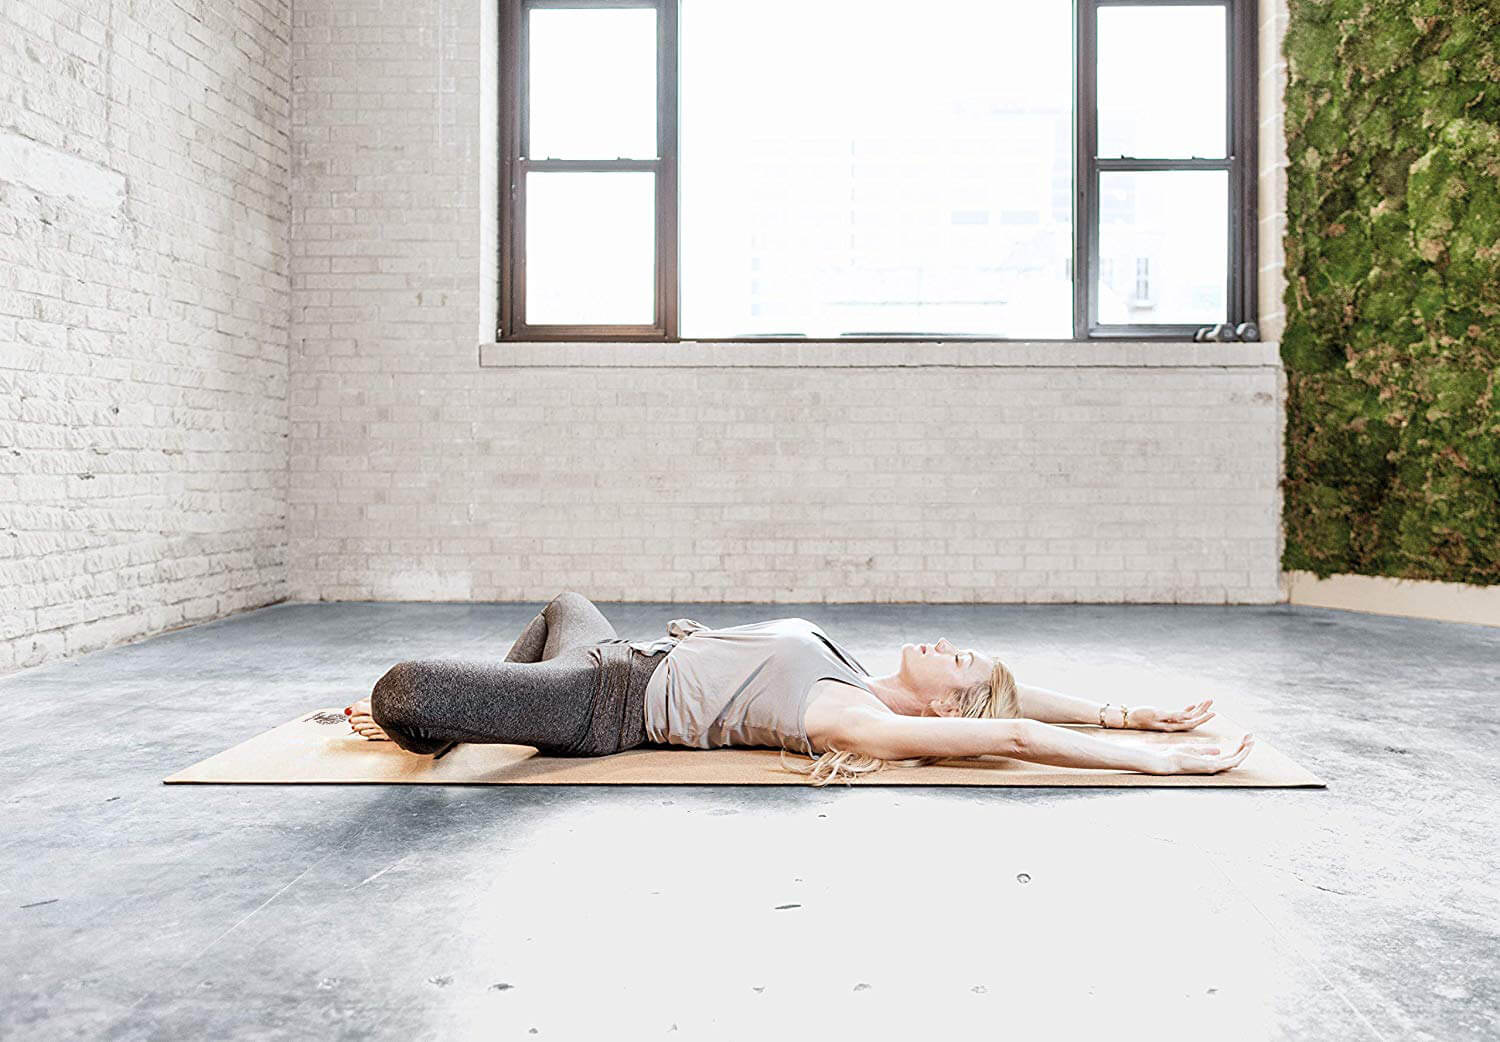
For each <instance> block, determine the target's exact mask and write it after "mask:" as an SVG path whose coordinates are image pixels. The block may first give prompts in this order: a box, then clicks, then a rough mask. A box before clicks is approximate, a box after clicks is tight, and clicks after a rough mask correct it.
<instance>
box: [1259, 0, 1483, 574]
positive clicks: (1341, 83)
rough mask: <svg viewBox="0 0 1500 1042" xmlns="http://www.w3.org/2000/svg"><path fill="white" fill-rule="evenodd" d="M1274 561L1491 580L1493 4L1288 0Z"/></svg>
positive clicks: (1325, 570)
mask: <svg viewBox="0 0 1500 1042" xmlns="http://www.w3.org/2000/svg"><path fill="white" fill-rule="evenodd" d="M1288 13H1289V21H1288V23H1287V33H1286V38H1285V41H1284V43H1283V50H1284V53H1285V55H1286V58H1287V65H1288V81H1287V87H1286V135H1287V157H1288V161H1289V164H1290V165H1289V168H1288V170H1287V233H1286V243H1285V246H1286V276H1287V290H1286V311H1287V324H1286V331H1285V333H1284V335H1283V337H1282V346H1281V353H1282V359H1283V361H1284V363H1285V365H1286V370H1287V381H1288V387H1287V392H1288V404H1287V409H1288V413H1287V436H1286V470H1287V476H1286V483H1285V495H1286V513H1285V523H1286V552H1285V555H1284V557H1283V559H1282V565H1283V567H1285V568H1288V569H1302V570H1307V571H1312V572H1316V573H1317V574H1318V575H1319V576H1326V575H1329V574H1332V573H1335V572H1348V573H1357V574H1363V575H1387V576H1397V577H1403V578H1411V579H1440V580H1445V581H1451V582H1467V583H1477V584H1481V585H1491V584H1494V583H1500V401H1497V396H1496V383H1497V380H1500V43H1497V40H1500V0H1442V2H1439V0H1419V2H1415V3H1403V2H1377V0H1370V2H1353V0H1289V12H1288Z"/></svg>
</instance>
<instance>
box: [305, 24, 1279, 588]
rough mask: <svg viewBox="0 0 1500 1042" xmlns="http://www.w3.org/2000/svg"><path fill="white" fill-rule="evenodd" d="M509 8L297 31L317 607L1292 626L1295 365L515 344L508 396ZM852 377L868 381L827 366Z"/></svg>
mask: <svg viewBox="0 0 1500 1042" xmlns="http://www.w3.org/2000/svg"><path fill="white" fill-rule="evenodd" d="M487 2H488V0H485V2H483V3H482V2H481V0H425V2H423V0H417V2H412V3H406V4H402V5H390V4H384V3H380V2H378V0H339V2H337V3H334V2H331V0H299V2H298V3H297V5H296V6H295V8H294V10H293V29H292V52H293V61H292V79H293V90H294V98H295V102H294V105H293V124H294V127H293V134H292V138H293V148H294V161H293V182H292V199H293V206H292V223H293V230H292V238H293V244H294V245H293V257H292V318H291V339H292V351H293V364H292V388H291V400H292V402H291V419H292V457H291V491H290V496H291V502H290V526H291V548H292V567H291V583H292V596H293V597H294V598H296V599H307V600H318V599H324V600H343V599H379V600H388V599H393V600H394V599H414V600H429V599H431V600H449V599H452V600H468V599H477V600H524V601H539V600H545V599H547V598H550V597H551V596H553V595H554V594H555V593H557V592H558V591H559V590H561V589H564V588H571V589H577V590H579V591H580V592H583V593H585V594H587V595H589V596H591V597H594V598H598V599H604V600H614V599H626V600H658V599H659V600H681V601H719V600H742V601H771V602H777V601H803V602H806V601H813V602H824V601H892V602H894V601H960V602H964V601H973V602H982V601H1072V600H1080V601H1103V602H1109V601H1183V602H1207V603H1224V602H1226V601H1230V602H1241V601H1243V602H1257V603H1270V602H1275V601H1277V600H1279V599H1280V593H1279V590H1278V574H1279V548H1278V535H1279V513H1280V497H1279V489H1278V480H1279V477H1280V474H1279V471H1278V458H1279V457H1278V453H1279V449H1280V440H1281V401H1282V398H1281V392H1280V388H1279V378H1280V369H1279V364H1278V362H1277V360H1276V352H1275V346H1274V345H1262V346H1260V347H1257V348H1254V349H1250V348H1243V347H1242V348H1232V347H1229V346H1226V345H1213V348H1212V349H1213V350H1216V351H1224V352H1230V353H1231V354H1233V355H1234V357H1236V358H1239V359H1240V361H1239V362H1238V363H1236V364H1233V365H1222V366H1215V365H1202V364H1196V363H1198V362H1202V361H1204V360H1211V359H1208V357H1207V356H1204V355H1200V354H1192V352H1194V351H1197V350H1200V349H1198V348H1196V347H1195V346H1194V345H1186V348H1187V354H1189V355H1191V357H1192V358H1193V359H1194V360H1195V361H1194V364H1190V365H1181V366H1177V367H1171V366H1162V365H1158V364H1153V358H1152V356H1151V355H1150V353H1149V351H1150V349H1149V348H1147V347H1145V346H1141V345H1125V346H1123V347H1122V346H1121V345H1109V346H1108V347H1100V346H1098V345H1083V346H1082V347H1081V348H1079V347H1074V346H1072V345H1039V346H1035V347H1034V348H1027V349H1026V350H1027V351H1030V353H1029V354H1027V355H1026V356H1025V358H1026V359H1027V360H1026V361H1025V362H1024V364H1014V363H1015V358H1013V357H1012V358H1001V359H1000V360H998V361H997V360H996V359H995V358H993V357H991V358H988V360H987V359H986V356H985V355H984V352H985V350H986V348H985V347H984V346H983V345H978V346H960V347H957V348H955V349H954V350H955V352H957V354H956V357H958V358H959V359H960V361H961V363H962V364H957V365H954V366H949V367H921V368H911V367H904V366H901V365H899V364H893V363H899V362H901V361H902V360H910V359H913V358H917V357H923V358H926V357H931V355H930V354H922V355H917V354H914V352H915V351H919V350H923V349H920V348H915V347H913V346H911V345H875V346H873V347H870V348H867V349H862V350H861V349H857V348H855V347H853V346H846V345H800V346H799V345H792V346H791V347H789V348H787V350H789V351H791V352H793V355H792V356H791V364H790V365H789V366H784V367H778V366H775V365H748V366H737V365H732V366H726V365H723V364H721V363H722V361H723V358H722V355H723V351H717V352H716V351H711V350H707V349H709V348H713V349H725V348H727V349H728V350H729V351H738V352H740V354H741V355H743V356H747V357H748V356H749V355H751V354H753V353H755V352H764V351H765V350H767V349H771V350H774V348H767V346H766V345H722V344H718V345H641V344H632V345H608V346H604V347H599V346H596V345H562V344H547V345H530V346H517V345H508V344H507V345H500V346H499V347H495V348H490V349H485V350H484V351H483V352H482V353H483V355H484V358H485V362H486V364H485V365H483V366H481V365H480V364H479V361H480V355H481V350H480V349H478V348H477V346H476V337H475V329H476V328H480V329H489V330H493V328H494V325H493V308H494V295H493V286H494V262H493V257H494V252H495V235H494V220H493V215H494V203H493V199H492V198H491V195H492V193H493V190H494V185H495V171H494V167H493V163H494V155H495V153H494V147H493V141H494V137H493V133H492V130H491V128H490V127H489V126H488V123H489V121H490V120H491V119H492V118H493V112H494V106H493V102H492V99H490V98H488V97H487V96H486V94H485V92H486V91H489V90H494V89H495V82H496V70H495V53H494V51H495V48H494V45H493V40H492V36H493V31H494V21H493V16H492V12H490V11H489V9H488V6H487ZM928 346H929V347H930V346H931V345H928ZM1183 347H1184V345H1176V346H1175V349H1176V350H1178V351H1179V352H1181V351H1182V349H1183ZM620 348H623V349H625V350H628V351H629V352H631V354H630V355H629V356H628V357H630V358H631V359H633V360H634V361H632V362H631V363H630V364H628V365H623V366H622V365H620V364H618V363H619V361H620V359H621V358H623V357H626V356H624V355H621V354H620V353H619V350H618V349H620ZM989 349H990V350H991V351H992V352H993V351H997V350H998V351H1000V352H1001V354H1002V355H1003V354H1004V353H1005V352H1007V351H1010V352H1011V354H1014V351H1012V345H998V346H997V345H990V348H989ZM1166 350H1167V351H1170V350H1173V348H1168V349H1166ZM1203 350H1207V349H1203ZM1048 351H1050V352H1052V354H1051V355H1050V356H1049V355H1048V354H1046V352H1048ZM1110 351H1113V352H1116V354H1115V355H1113V356H1111V355H1109V354H1108V352H1110ZM796 352H807V353H806V354H796ZM839 352H842V353H843V355H842V357H844V358H852V357H855V356H856V355H857V356H858V357H860V358H862V359H863V360H864V364H863V365H862V366H849V365H834V366H825V365H807V364H805V363H806V362H807V361H808V360H809V359H814V358H817V357H825V358H826V357H828V356H829V355H830V353H839ZM1120 352H1124V354H1123V355H1122V354H1120ZM1236 352H1238V353H1236ZM1246 352H1249V353H1248V354H1247V353H1246ZM1112 357H1113V358H1114V359H1119V358H1122V357H1123V358H1129V359H1130V360H1131V361H1129V362H1128V363H1127V364H1125V365H1124V366H1120V365H1116V364H1111V363H1110V362H1109V361H1108V360H1109V359H1110V358H1112ZM1185 357H1186V356H1185ZM601 358H602V359H604V360H606V361H611V362H613V363H616V364H606V365H598V364H594V363H597V362H598V361H600V359H601ZM1063 359H1066V360H1067V361H1068V362H1069V363H1070V364H1064V365H1059V364H1057V363H1058V362H1059V361H1060V360H1063ZM636 362H644V363H646V364H643V365H641V364H636ZM1075 362H1082V363H1083V364H1071V363H1075ZM547 363H554V365H553V366H552V367H549V366H548V365H547ZM1091 366H1098V367H1091Z"/></svg>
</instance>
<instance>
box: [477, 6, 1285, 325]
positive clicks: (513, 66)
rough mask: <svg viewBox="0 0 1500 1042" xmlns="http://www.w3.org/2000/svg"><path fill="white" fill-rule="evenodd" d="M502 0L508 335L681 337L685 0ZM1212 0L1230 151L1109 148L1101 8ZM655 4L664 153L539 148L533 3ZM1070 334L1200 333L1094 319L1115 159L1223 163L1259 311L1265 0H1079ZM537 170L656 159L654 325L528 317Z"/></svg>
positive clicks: (626, 165) (1156, 166) (1149, 165)
mask: <svg viewBox="0 0 1500 1042" xmlns="http://www.w3.org/2000/svg"><path fill="white" fill-rule="evenodd" d="M499 2H500V8H501V10H500V15H501V16H500V19H499V23H500V25H499V28H500V93H501V98H500V105H499V119H500V151H501V155H500V225H501V227H500V302H499V303H500V325H499V328H498V329H497V331H496V336H497V339H498V340H500V341H576V340H609V341H626V342H628V341H648V342H653V343H661V342H667V343H676V342H680V338H679V336H678V329H677V320H678V312H679V293H680V283H679V279H678V252H679V236H678V204H679V199H678V192H677V166H678V159H679V154H678V139H677V131H678V105H677V97H678V48H679V39H678V31H677V29H678V4H679V0H499ZM1168 6H1189V7H1210V6H1217V7H1223V8H1224V9H1225V24H1226V28H1227V32H1226V39H1225V48H1226V55H1225V57H1226V73H1227V78H1228V83H1227V89H1226V91H1225V94H1226V99H1225V104H1226V120H1227V123H1226V138H1225V141H1226V151H1227V153H1228V155H1227V156H1226V157H1225V158H1223V159H1150V158H1132V159H1117V158H1109V159H1106V158H1100V157H1099V156H1098V155H1097V154H1096V147H1097V140H1098V112H1097V104H1096V99H1097V87H1098V83H1097V68H1098V66H1097V49H1098V34H1097V28H1098V15H1097V12H1098V10H1099V9H1100V8H1102V7H1168ZM622 7H624V8H653V9H655V10H656V12H657V20H656V24H657V77H656V86H657V121H656V126H657V153H658V155H657V158H655V159H613V160H594V159H531V158H528V157H527V156H526V151H525V150H524V147H523V146H524V145H525V144H526V143H527V142H526V141H525V135H526V131H527V128H526V126H525V122H526V118H527V110H528V105H527V100H528V99H527V84H528V81H529V75H528V69H527V58H528V56H529V49H528V48H527V46H526V38H525V33H526V31H527V26H528V20H527V18H526V14H525V12H526V11H527V10H530V9H534V8H622ZM1073 19H1074V20H1073V82H1074V104H1073V157H1074V173H1073V181H1074V184H1073V189H1074V191H1073V213H1072V221H1073V255H1072V260H1071V271H1072V273H1073V335H1072V336H1071V337H1067V338H1064V337H1057V338H1050V339H1052V340H1055V341H1057V342H1068V341H1087V340H1138V339H1154V340H1177V339H1184V340H1186V339H1191V337H1192V334H1193V332H1194V331H1195V330H1196V329H1197V328H1198V327H1197V326H1194V325H1179V324H1159V325H1129V326H1120V325H1102V324H1100V323H1099V322H1098V321H1097V314H1098V299H1097V287H1098V277H1097V273H1098V271H1099V174H1100V172H1101V171H1102V172H1110V171H1116V170H1131V171H1134V170H1225V171H1227V172H1228V181H1229V187H1228V191H1229V199H1228V205H1227V207H1226V211H1227V219H1228V222H1229V229H1228V232H1229V236H1228V249H1229V257H1228V264H1227V269H1228V285H1227V286H1226V292H1227V297H1226V300H1227V304H1228V307H1227V315H1226V320H1227V321H1228V322H1229V323H1230V324H1231V325H1237V324H1239V323H1241V322H1254V321H1256V311H1257V292H1258V290H1257V279H1256V266H1257V241H1256V233H1257V220H1258V214H1257V213H1256V188H1257V183H1256V182H1257V176H1258V163H1257V156H1256V145H1257V125H1256V124H1257V119H1258V113H1257V111H1256V108H1257V104H1256V101H1257V91H1256V80H1257V75H1258V70H1257V67H1256V60H1257V53H1258V48H1257V41H1256V29H1257V23H1256V5H1255V4H1254V3H1253V2H1252V0H1073ZM530 170H579V171H590V170H594V171H609V170H650V171H653V172H655V174H656V178H655V183H656V232H657V234H656V258H655V261H656V263H655V290H656V292H655V321H654V322H653V323H651V324H650V325H583V324H580V325H528V324H527V323H526V322H525V316H524V301H525V286H526V281H525V280H526V265H525V250H524V248H523V247H524V244H525V241H526V223H525V222H526V205H525V203H526V200H525V191H524V186H525V182H526V172H527V171H530ZM1043 339H1047V338H1038V337H1024V338H1019V337H1003V336H996V335H990V334H941V335H933V334H899V333H892V334H886V335H882V336H869V335H859V336H842V337H807V336H801V335H795V334H793V335H788V334H775V335H754V334H752V335H744V336H736V337H696V338H693V342H702V343H742V342H753V341H756V340H796V341H798V342H799V343H804V342H805V343H887V342H891V343H900V342H906V341H924V342H947V341H960V342H961V341H973V340H980V341H1000V342H1005V341H1015V340H1043Z"/></svg>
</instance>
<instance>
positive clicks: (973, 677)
mask: <svg viewBox="0 0 1500 1042" xmlns="http://www.w3.org/2000/svg"><path fill="white" fill-rule="evenodd" d="M989 669H990V664H989V660H988V659H986V658H984V657H983V656H981V655H980V654H979V652H977V651H975V650H974V649H973V648H960V647H956V646H955V645H954V644H953V642H952V641H950V640H948V638H946V637H943V638H940V639H939V640H938V641H937V642H936V643H935V644H903V645H901V672H902V673H903V674H905V676H906V678H907V681H908V682H909V683H910V684H911V686H912V689H913V690H915V691H917V692H918V693H919V694H923V695H926V696H928V697H930V698H935V699H942V698H944V697H945V696H946V695H947V694H948V693H949V692H950V691H952V690H953V689H954V688H956V687H967V686H969V685H971V684H977V683H978V682H979V681H981V680H983V679H985V678H986V677H988V676H989Z"/></svg>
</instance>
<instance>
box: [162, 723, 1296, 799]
mask: <svg viewBox="0 0 1500 1042" xmlns="http://www.w3.org/2000/svg"><path fill="white" fill-rule="evenodd" d="M1066 726H1068V727H1074V728H1076V729H1078V730H1086V731H1089V732H1092V733H1095V734H1098V735H1100V736H1101V737H1104V738H1106V739H1107V740H1109V741H1117V742H1143V743H1151V744H1162V745H1169V744H1171V743H1172V742H1174V741H1187V740H1190V738H1191V737H1198V738H1202V737H1208V736H1212V737H1214V738H1219V739H1222V740H1223V741H1224V742H1225V743H1229V744H1238V742H1239V739H1240V737H1241V736H1242V735H1243V734H1244V733H1245V729H1244V728H1242V727H1237V726H1235V725H1234V724H1232V723H1230V722H1228V721H1226V720H1225V718H1224V717H1223V716H1222V715H1218V716H1215V717H1214V718H1213V719H1212V720H1210V721H1208V723H1206V724H1204V725H1203V726H1201V727H1199V728H1198V729H1197V730H1195V731H1192V732H1190V734H1183V733H1176V734H1174V733H1170V732H1157V731H1100V730H1099V729H1098V728H1097V727H1086V726H1084V725H1081V724H1080V725H1073V724H1069V725H1066ZM787 760H788V762H791V763H799V765H802V766H805V765H806V764H807V763H809V762H810V761H808V759H807V758H806V757H800V758H796V759H794V758H793V756H792V754H790V753H788V754H787ZM164 780H165V782H166V783H167V784H194V783H196V784H222V785H254V784H282V785H298V784H325V785H326V784H344V785H808V784H810V783H809V782H808V780H807V778H806V776H804V775H800V774H796V773H794V772H792V771H788V770H784V769H782V767H781V761H780V754H779V753H778V752H777V750H775V749H690V748H686V747H681V746H673V747H663V746H643V747H637V748H635V749H630V750H627V751H625V752H622V753H615V754H613V755H611V756H597V757H558V756H543V755H541V754H539V753H538V752H537V751H536V750H535V749H534V748H532V747H531V746H529V745H467V744H465V745H457V746H454V747H453V748H452V749H450V750H449V751H448V752H447V753H445V754H444V755H442V756H440V757H438V758H437V759H434V758H432V757H430V756H415V755H413V754H411V753H408V752H404V751H402V750H401V749H398V748H397V747H396V746H395V745H394V744H392V743H391V742H372V741H369V740H367V739H365V738H361V737H359V736H358V735H356V734H353V733H352V732H351V731H350V730H349V726H348V723H347V722H346V720H345V718H344V714H343V710H342V709H341V708H329V709H319V710H315V711H313V712H310V713H305V714H303V715H302V716H299V717H298V718H297V719H295V720H292V721H289V722H288V723H285V724H282V725H281V726H280V727H275V728H272V729H271V730H269V731H267V732H265V733H264V734H260V735H256V736H255V737H254V738H250V739H248V740H246V741H244V742H241V743H240V744H239V745H236V746H234V747H233V748H231V749H226V750H225V751H224V752H221V753H218V754H216V755H214V756H210V757H209V758H208V759H206V760H203V761H201V762H199V763H195V764H193V765H192V766H191V767H188V768H186V769H184V770H181V771H178V772H177V773H176V774H174V775H172V776H171V777H169V778H166V779H164ZM835 784H842V782H838V783H835ZM853 784H854V785H1022V786H1027V785H1031V786H1056V785H1069V786H1073V785H1080V786H1168V787H1182V786H1187V787H1216V788H1218V787H1228V788H1326V786H1325V785H1324V783H1323V782H1322V781H1321V780H1320V779H1319V778H1318V777H1316V776H1315V775H1313V774H1312V773H1310V772H1309V771H1308V770H1306V769H1305V768H1303V767H1302V766H1300V765H1299V764H1297V763H1296V762H1294V761H1293V760H1291V759H1289V758H1288V757H1287V756H1285V755H1284V754H1282V753H1280V752H1278V751H1277V750H1276V749H1275V748H1273V747H1272V746H1271V744H1270V743H1269V742H1267V741H1266V740H1265V738H1264V737H1263V736H1261V735H1256V739H1255V751H1254V752H1252V753H1251V754H1250V755H1249V757H1247V758H1246V759H1245V761H1244V762H1243V763H1242V764H1240V765H1239V766H1238V767H1235V768H1232V769H1231V770H1228V771H1224V772H1222V773H1220V774H1172V775H1158V774H1137V773H1133V772H1129V771H1114V770H1097V769H1092V768H1079V767H1051V766H1048V765H1046V764H1037V763H1028V762H1026V761H1023V760H1013V759H1009V758H1007V757H1003V756H986V757H980V758H976V759H960V760H952V761H948V762H946V763H940V764H933V765H932V766H929V767H890V768H887V769H886V770H883V771H878V772H876V773H874V774H870V775H866V776H863V777H860V778H858V779H856V780H855V781H854V782H853Z"/></svg>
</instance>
